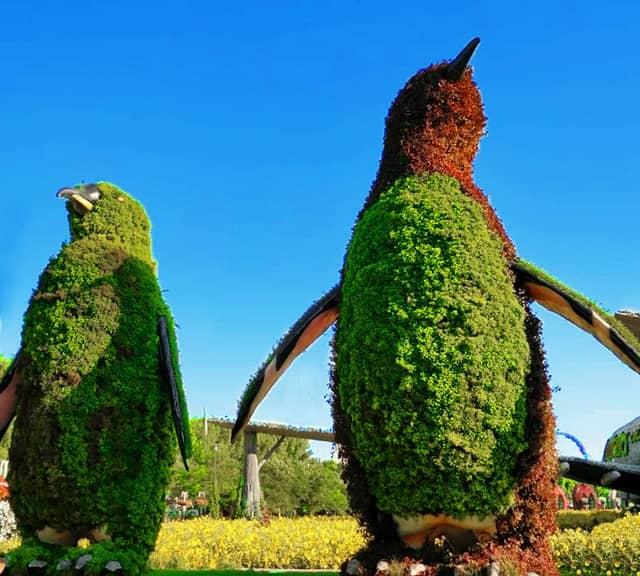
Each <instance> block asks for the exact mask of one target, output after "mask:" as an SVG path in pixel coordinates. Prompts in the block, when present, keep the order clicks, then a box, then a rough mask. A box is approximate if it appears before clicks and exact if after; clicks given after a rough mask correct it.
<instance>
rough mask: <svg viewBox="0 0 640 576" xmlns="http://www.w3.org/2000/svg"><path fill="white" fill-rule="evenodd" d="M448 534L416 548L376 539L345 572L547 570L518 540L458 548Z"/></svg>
mask: <svg viewBox="0 0 640 576" xmlns="http://www.w3.org/2000/svg"><path fill="white" fill-rule="evenodd" d="M458 545H459V543H455V545H452V544H450V543H449V542H448V540H447V538H446V536H440V537H438V538H436V539H435V543H431V544H429V543H427V544H425V545H424V546H423V547H422V548H421V549H418V550H416V549H415V548H412V547H410V546H407V545H406V544H405V543H404V542H403V541H402V540H396V541H393V542H392V541H383V540H377V541H373V542H371V543H369V545H368V546H367V547H366V548H363V549H362V550H361V551H360V552H358V554H357V555H356V556H355V557H354V558H351V559H350V560H348V561H347V562H345V563H344V564H343V565H342V566H341V570H340V572H341V574H342V576H506V575H509V574H527V575H528V576H531V575H535V574H545V576H547V575H548V576H557V571H554V568H553V567H552V568H551V571H546V572H545V571H541V570H540V569H539V567H538V564H536V562H537V560H536V554H535V552H534V551H526V552H525V551H523V550H521V549H520V547H519V545H517V544H516V543H515V542H511V543H509V544H507V545H500V544H497V543H496V542H495V541H491V542H484V543H483V542H480V541H478V543H477V544H475V545H474V546H473V547H472V548H471V550H469V551H465V552H462V553H460V552H458V551H457V550H456V546H458Z"/></svg>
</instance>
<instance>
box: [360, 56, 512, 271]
mask: <svg viewBox="0 0 640 576" xmlns="http://www.w3.org/2000/svg"><path fill="white" fill-rule="evenodd" d="M444 66H445V65H444V64H439V65H436V66H432V67H430V68H427V69H426V70H422V71H420V72H418V73H417V74H416V75H415V76H414V77H413V78H411V80H409V82H408V83H407V85H406V86H405V87H404V88H403V89H402V90H401V91H400V93H399V94H398V96H397V98H396V100H395V102H394V103H393V104H392V106H391V109H390V110H389V115H388V116H387V126H386V132H385V141H384V151H383V154H382V159H381V161H380V169H379V172H378V176H377V178H376V180H375V182H374V184H373V187H372V189H371V192H370V194H369V197H368V199H367V202H366V203H365V206H364V208H363V210H366V208H367V207H368V206H369V205H371V204H372V203H373V202H374V201H375V200H376V199H377V198H378V196H379V195H380V194H382V192H384V191H385V190H386V189H387V188H389V187H390V186H391V184H393V182H394V181H395V180H397V179H398V178H400V177H402V176H408V175H411V174H425V173H434V172H440V173H442V174H447V175H448V176H453V177H454V178H456V179H457V180H458V181H459V182H460V185H461V187H462V189H463V190H464V192H465V193H466V194H467V195H469V196H471V197H472V198H473V199H474V200H476V201H477V202H479V203H480V205H481V206H482V207H483V209H484V212H485V215H486V218H487V224H488V226H489V228H490V229H491V230H492V231H493V232H495V233H496V234H498V236H500V237H501V238H502V240H503V242H504V252H505V256H506V257H507V259H508V260H512V259H513V258H514V256H515V248H514V246H513V244H512V242H511V240H510V239H509V237H508V236H507V233H506V232H505V230H504V228H503V226H502V223H501V222H500V220H499V218H498V216H497V215H496V213H495V212H494V210H493V208H492V207H491V205H490V204H489V201H488V199H487V197H486V196H485V195H484V193H483V192H482V190H480V188H478V187H477V186H476V184H475V183H474V181H473V160H474V158H475V156H476V153H477V151H478V144H479V142H480V138H481V137H482V135H483V133H484V127H485V124H486V118H485V116H484V112H483V109H482V100H481V98H480V92H479V91H478V88H477V87H476V85H475V83H474V81H473V79H472V77H471V70H470V69H467V70H466V72H465V73H464V75H463V77H462V78H461V79H460V80H458V81H457V82H450V81H448V80H446V79H445V78H443V75H442V70H443V68H444Z"/></svg>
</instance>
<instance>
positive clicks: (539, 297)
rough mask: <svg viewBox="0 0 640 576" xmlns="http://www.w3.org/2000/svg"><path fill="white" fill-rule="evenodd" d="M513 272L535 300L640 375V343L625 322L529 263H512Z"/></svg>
mask: <svg viewBox="0 0 640 576" xmlns="http://www.w3.org/2000/svg"><path fill="white" fill-rule="evenodd" d="M511 271H512V272H513V274H514V276H515V280H516V287H518V288H520V289H522V290H524V292H525V293H526V295H527V296H528V297H529V298H530V299H531V300H533V301H535V302H538V304H541V305H542V306H544V307H545V308H547V309H548V310H551V311H552V312H555V313H556V314H559V315H560V316H562V317H563V318H566V319H567V320H569V322H572V323H573V324H575V325H576V326H578V327H579V328H582V329H583V330H585V331H586V332H588V333H589V334H591V335H592V336H593V337H594V338H595V339H596V340H598V341H599V342H600V343H601V344H602V345H603V346H605V347H606V348H608V349H609V350H611V352H613V353H614V354H615V355H616V356H617V357H618V358H619V359H620V360H622V362H624V363H625V364H626V365H627V366H629V367H630V368H631V369H632V370H634V371H635V372H638V373H639V374H640V342H638V340H637V339H636V337H635V336H634V335H633V334H632V333H631V331H630V330H629V329H628V328H627V327H626V326H625V325H624V324H623V323H622V322H620V321H619V320H618V319H616V318H614V317H613V316H611V315H610V314H608V313H607V312H605V311H604V310H602V309H601V308H599V307H598V306H597V305H596V304H593V303H592V302H589V301H588V300H587V299H586V298H584V297H583V296H581V295H580V294H578V293H577V292H574V291H573V290H570V289H569V288H567V287H566V286H563V285H562V284H560V282H558V281H557V280H555V279H554V278H553V277H551V276H549V275H548V274H546V273H545V272H543V271H541V270H539V269H537V268H536V267H534V266H533V265H532V264H530V263H529V262H525V261H524V260H517V261H515V262H513V263H512V264H511Z"/></svg>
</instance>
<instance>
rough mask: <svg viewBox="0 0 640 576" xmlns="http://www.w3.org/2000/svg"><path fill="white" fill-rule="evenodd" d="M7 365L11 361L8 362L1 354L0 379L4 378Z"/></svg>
mask: <svg viewBox="0 0 640 576" xmlns="http://www.w3.org/2000/svg"><path fill="white" fill-rule="evenodd" d="M9 364H11V360H9V358H5V357H4V356H2V354H0V378H2V376H4V373H5V372H6V371H7V369H8V368H9Z"/></svg>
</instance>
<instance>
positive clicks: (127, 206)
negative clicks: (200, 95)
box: [0, 183, 190, 574]
mask: <svg viewBox="0 0 640 576" xmlns="http://www.w3.org/2000/svg"><path fill="white" fill-rule="evenodd" d="M58 196H59V197H62V198H66V199H67V200H68V201H67V207H68V215H69V225H70V229H71V241H70V242H69V243H66V244H64V245H63V246H62V249H61V251H60V253H59V254H58V256H56V257H55V258H53V259H52V260H51V261H50V262H49V264H48V266H47V267H46V268H45V270H44V271H43V273H42V275H41V276H40V280H39V282H38V286H37V289H36V290H35V291H34V293H33V296H32V298H31V301H30V303H29V308H28V310H27V312H26V314H25V317H24V326H23V331H22V344H21V349H20V351H19V353H18V354H17V356H16V359H15V360H14V362H13V364H12V365H11V367H10V369H9V372H8V373H7V375H6V376H5V378H4V381H3V385H2V389H3V392H2V396H0V402H2V403H3V404H4V405H6V404H7V403H10V400H11V397H12V396H13V397H14V398H15V413H16V418H15V427H14V432H13V437H12V444H11V450H10V472H9V483H10V485H11V507H12V508H13V510H14V512H15V515H16V518H17V521H18V525H19V528H20V530H21V532H22V534H23V537H24V538H23V545H22V546H21V547H20V548H18V549H17V550H16V551H15V552H12V553H11V554H10V555H9V556H8V558H7V563H8V566H9V569H10V571H11V574H23V573H26V572H25V571H26V570H29V573H31V572H32V571H34V570H40V572H38V573H45V572H47V571H48V573H51V574H53V573H56V569H57V570H58V572H57V573H60V572H59V571H60V570H63V569H65V567H67V566H72V567H75V568H77V569H78V570H80V571H81V572H82V571H84V573H87V574H100V573H102V572H103V571H105V570H106V571H107V572H109V571H111V572H116V573H125V574H138V573H140V572H141V571H143V570H144V569H145V565H146V561H147V557H148V555H149V553H150V552H151V550H152V549H153V547H154V544H155V540H156V536H157V534H158V530H159V527H160V523H161V521H162V518H163V514H164V508H165V497H166V488H167V485H168V482H169V469H170V466H171V464H172V463H173V461H174V458H175V445H176V438H175V436H174V433H173V428H174V427H175V428H176V432H177V436H178V441H179V445H180V448H181V450H182V454H183V457H184V458H185V465H186V457H187V455H188V453H189V450H190V440H189V436H188V428H187V427H185V426H184V425H183V423H186V422H187V420H186V411H185V410H186V408H185V402H184V396H183V391H182V384H181V379H180V372H179V368H178V352H177V347H176V340H175V332H174V325H173V321H172V318H171V313H170V311H169V308H168V306H167V304H166V303H165V302H164V300H163V298H162V294H161V290H160V286H159V284H158V280H157V278H156V275H155V267H156V264H155V262H154V260H153V258H152V255H151V237H150V223H149V219H148V217H147V215H146V213H145V211H144V209H143V207H142V206H141V205H140V204H139V203H138V202H136V201H135V200H134V199H133V198H131V197H130V196H129V195H128V194H126V193H124V192H123V191H122V190H120V189H119V188H117V187H116V186H114V185H112V184H108V183H98V184H95V185H82V186H78V187H76V188H64V189H62V190H60V191H59V192H58ZM172 412H173V415H172ZM2 424H4V425H5V426H6V425H8V422H6V421H5V422H3V423H2ZM83 538H86V539H89V541H90V542H91V543H92V545H91V546H90V547H89V548H88V549H78V548H75V545H76V543H77V541H78V540H79V539H83ZM29 565H31V568H28V567H29Z"/></svg>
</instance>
